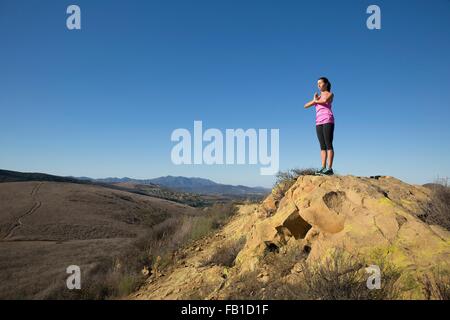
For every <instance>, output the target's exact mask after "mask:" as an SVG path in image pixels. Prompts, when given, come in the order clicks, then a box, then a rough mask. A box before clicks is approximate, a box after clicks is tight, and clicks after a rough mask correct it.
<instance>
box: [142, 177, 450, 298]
mask: <svg viewBox="0 0 450 320" xmlns="http://www.w3.org/2000/svg"><path fill="white" fill-rule="evenodd" d="M431 196H432V194H431V190H430V189H428V188H426V187H423V186H418V185H409V184H406V183H404V182H402V181H400V180H398V179H396V178H393V177H389V176H376V177H373V178H367V177H355V176H331V177H327V176H310V175H306V176H300V177H299V178H298V179H297V181H296V182H295V183H294V184H293V185H292V186H291V187H290V188H289V189H288V190H287V191H286V192H285V193H284V195H283V197H282V198H281V199H279V198H276V197H275V196H274V194H272V195H269V196H268V197H267V198H266V199H265V200H264V201H263V202H262V203H261V205H259V206H254V205H253V206H249V205H247V206H241V207H240V211H239V214H238V215H237V216H236V217H235V218H234V219H233V220H232V221H231V222H230V223H229V224H227V225H226V226H225V227H224V228H223V229H222V230H221V231H220V232H219V233H218V234H216V235H215V236H214V237H211V238H209V239H205V240H204V241H205V242H203V243H202V244H200V245H201V246H202V252H201V253H198V252H196V251H195V250H192V249H190V250H191V251H190V252H192V253H188V254H186V259H185V260H183V264H184V265H185V266H183V267H182V268H181V266H179V267H175V269H174V271H173V272H171V275H169V276H168V277H166V278H165V279H159V280H156V281H153V283H152V284H150V285H148V286H146V287H145V288H144V289H143V290H141V291H140V292H139V293H138V294H137V295H136V296H135V297H136V298H150V299H154V298H157V299H165V298H170V299H174V298H175V299H176V298H183V297H186V292H189V291H192V290H193V291H195V290H196V286H197V285H198V286H197V289H198V288H205V286H206V287H208V284H209V285H210V288H211V289H210V290H209V293H205V294H202V295H201V298H219V299H220V298H223V297H225V295H223V294H222V295H221V294H220V292H221V290H226V288H231V287H233V285H232V284H233V281H236V279H238V278H239V277H240V276H242V275H243V274H246V273H250V272H255V271H256V272H259V271H261V270H262V269H263V268H262V260H263V258H264V257H265V256H266V255H267V253H268V252H281V251H283V250H284V249H285V248H287V247H290V248H295V250H298V251H301V252H303V253H305V255H306V259H307V262H308V263H316V262H317V263H319V261H320V260H321V259H323V258H324V257H326V256H327V255H328V254H329V253H330V252H331V251H332V250H333V249H335V248H342V249H343V250H345V251H347V252H350V253H352V254H358V255H362V256H364V257H365V258H366V259H367V260H368V261H369V262H370V261H371V260H370V259H372V257H373V258H374V259H375V257H376V256H379V255H380V254H382V255H384V256H385V257H386V258H387V259H389V261H390V262H392V263H393V264H394V265H395V266H396V267H398V268H399V269H400V270H401V272H402V274H401V277H400V279H399V286H403V287H404V288H405V290H404V292H405V293H404V296H403V297H404V298H423V293H422V290H421V288H420V287H419V286H418V285H411V283H412V282H414V280H417V279H418V278H420V277H421V276H422V275H423V274H426V273H427V272H430V270H431V269H432V268H434V267H436V266H440V267H441V268H442V269H444V270H447V271H450V268H449V263H450V233H449V231H448V230H446V229H445V228H443V227H441V226H438V225H429V224H427V223H425V222H424V221H425V220H426V219H424V216H425V215H426V214H427V210H428V209H429V207H430V202H432V200H433V199H432V197H431ZM240 237H245V239H246V242H245V245H244V247H243V248H242V250H240V252H239V254H238V255H237V257H236V259H235V264H234V266H233V267H231V268H223V267H219V266H217V265H211V266H205V265H202V264H201V262H199V261H202V259H206V258H207V256H209V255H211V254H212V253H213V252H215V251H217V250H220V249H221V246H222V245H223V243H224V242H225V241H228V240H232V239H238V238H240ZM198 245H199V244H197V246H198ZM374 261H375V260H374ZM189 266H190V267H189ZM297 267H298V266H297ZM187 268H190V269H187ZM264 272H265V273H264ZM264 272H262V273H261V274H262V276H261V278H267V277H270V272H269V273H267V272H266V271H264ZM170 277H172V280H170V279H171V278H170ZM175 279H176V280H175ZM188 280H189V281H188ZM183 281H185V282H186V286H185V287H183V286H181V287H180V286H179V283H180V282H183ZM175 284H176V285H178V287H177V290H179V291H180V292H183V294H184V296H183V295H181V294H173V290H172V291H171V289H170V288H171V287H172V286H175ZM408 286H409V287H408ZM161 288H164V290H168V291H166V292H170V294H164V293H163V289H161ZM197 291H198V290H197ZM206 291H208V290H206ZM188 296H189V295H188Z"/></svg>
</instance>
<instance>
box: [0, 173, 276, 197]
mask: <svg viewBox="0 0 450 320" xmlns="http://www.w3.org/2000/svg"><path fill="white" fill-rule="evenodd" d="M13 181H55V182H71V183H88V184H90V183H95V184H103V185H106V184H118V183H129V184H136V185H150V186H155V185H157V186H160V187H164V188H168V189H172V190H175V191H180V192H190V193H198V194H207V195H239V196H247V195H249V196H252V195H257V196H260V195H266V194H267V193H269V192H270V189H268V188H263V187H247V186H243V185H236V186H234V185H228V184H221V183H217V182H214V181H212V180H209V179H203V178H195V177H192V178H188V177H181V176H178V177H174V176H165V177H159V178H154V179H132V178H127V177H125V178H104V179H93V178H90V177H61V176H55V175H50V174H45V173H28V172H17V171H9V170H0V182H13Z"/></svg>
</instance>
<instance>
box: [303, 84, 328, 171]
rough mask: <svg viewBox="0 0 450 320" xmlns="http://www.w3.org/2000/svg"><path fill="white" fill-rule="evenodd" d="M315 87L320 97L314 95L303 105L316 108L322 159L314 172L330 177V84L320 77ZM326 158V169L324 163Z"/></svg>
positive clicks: (317, 130)
mask: <svg viewBox="0 0 450 320" xmlns="http://www.w3.org/2000/svg"><path fill="white" fill-rule="evenodd" d="M317 87H318V88H319V90H320V95H318V94H317V93H314V98H313V100H311V101H309V102H308V103H307V104H305V109H307V108H309V107H311V106H313V105H315V106H316V132H317V138H318V139H319V143H320V157H321V159H322V168H321V169H320V170H318V171H316V174H319V175H322V174H325V175H332V174H333V169H332V166H333V158H334V149H333V134H334V116H333V112H332V111H331V103H332V102H333V97H334V94H333V93H331V92H330V91H331V83H330V81H328V79H327V78H325V77H322V78H320V79H319V80H318V81H317ZM327 158H328V168H327V167H326V161H327Z"/></svg>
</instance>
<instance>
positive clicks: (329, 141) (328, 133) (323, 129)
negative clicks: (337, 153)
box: [316, 123, 334, 150]
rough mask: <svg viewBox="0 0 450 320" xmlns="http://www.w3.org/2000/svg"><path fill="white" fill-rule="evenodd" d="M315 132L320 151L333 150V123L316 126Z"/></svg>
mask: <svg viewBox="0 0 450 320" xmlns="http://www.w3.org/2000/svg"><path fill="white" fill-rule="evenodd" d="M316 132H317V138H319V142H320V150H333V134H334V123H325V124H319V125H316Z"/></svg>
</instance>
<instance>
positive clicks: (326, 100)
mask: <svg viewBox="0 0 450 320" xmlns="http://www.w3.org/2000/svg"><path fill="white" fill-rule="evenodd" d="M333 98H334V93H331V94H327V95H326V96H325V97H323V94H322V96H320V97H319V99H316V100H314V103H318V104H324V103H329V102H333Z"/></svg>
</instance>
